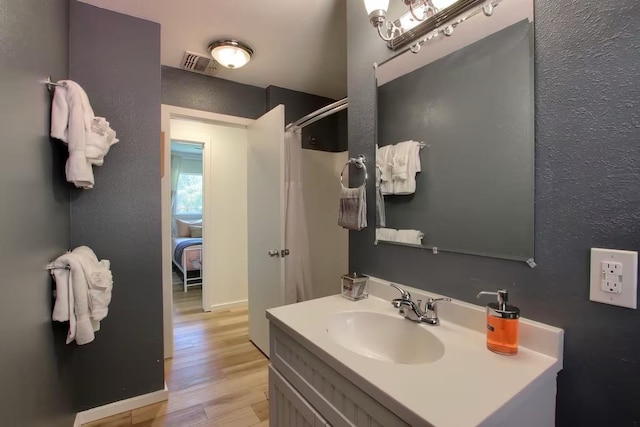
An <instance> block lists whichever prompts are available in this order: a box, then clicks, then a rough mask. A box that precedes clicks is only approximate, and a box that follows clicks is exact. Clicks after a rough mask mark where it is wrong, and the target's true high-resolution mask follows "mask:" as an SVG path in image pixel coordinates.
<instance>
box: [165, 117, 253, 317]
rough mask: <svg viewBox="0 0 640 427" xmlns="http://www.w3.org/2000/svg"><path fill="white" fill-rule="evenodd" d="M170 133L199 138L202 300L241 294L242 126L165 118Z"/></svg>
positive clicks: (220, 301)
mask: <svg viewBox="0 0 640 427" xmlns="http://www.w3.org/2000/svg"><path fill="white" fill-rule="evenodd" d="M171 139H179V140H182V141H193V142H203V143H204V147H205V148H204V154H203V158H204V168H205V171H206V172H205V175H206V177H207V178H206V181H205V184H204V185H205V189H204V191H205V192H206V199H205V206H204V209H205V212H204V220H205V223H204V229H203V233H204V236H205V241H206V246H205V247H204V248H203V250H204V268H205V270H204V273H205V278H206V280H207V282H208V283H210V284H211V288H210V292H207V294H208V296H209V298H208V299H209V301H208V304H207V305H208V306H211V307H212V308H214V309H215V307H216V306H219V305H224V304H228V303H233V302H238V301H244V300H246V299H247V135H246V130H245V129H244V128H242V127H232V126H224V125H215V124H208V123H203V122H197V121H192V120H180V119H172V120H171Z"/></svg>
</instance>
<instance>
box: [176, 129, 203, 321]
mask: <svg viewBox="0 0 640 427" xmlns="http://www.w3.org/2000/svg"><path fill="white" fill-rule="evenodd" d="M203 150H204V144H203V143H201V142H200V143H198V142H187V141H180V140H175V139H172V140H171V262H172V284H173V303H174V306H173V311H174V313H176V312H179V313H181V314H185V313H192V312H197V311H199V310H200V309H201V307H202V284H203V268H202V265H203V257H202V253H203V250H202V233H203V223H202V212H203V195H204V190H205V189H204V185H203V184H204V182H203V172H204V171H203Z"/></svg>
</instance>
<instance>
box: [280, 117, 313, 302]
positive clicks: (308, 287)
mask: <svg viewBox="0 0 640 427" xmlns="http://www.w3.org/2000/svg"><path fill="white" fill-rule="evenodd" d="M284 147H285V148H284V150H285V151H284V152H285V166H284V168H285V170H284V184H285V185H284V192H285V196H284V202H285V227H284V228H285V231H284V237H285V243H286V246H285V247H286V248H287V249H289V255H288V256H287V257H286V258H285V301H286V303H287V304H293V303H296V302H300V301H306V300H308V299H311V298H312V289H313V287H312V284H311V257H310V255H309V233H308V230H307V219H306V212H305V205H304V198H303V193H302V130H301V129H300V128H298V127H294V128H291V129H289V130H287V131H286V132H285V144H284Z"/></svg>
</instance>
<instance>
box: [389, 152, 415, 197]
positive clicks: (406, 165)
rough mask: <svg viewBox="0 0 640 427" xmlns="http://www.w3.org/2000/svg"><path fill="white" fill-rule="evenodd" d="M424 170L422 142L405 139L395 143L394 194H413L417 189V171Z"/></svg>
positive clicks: (392, 170) (393, 164)
mask: <svg viewBox="0 0 640 427" xmlns="http://www.w3.org/2000/svg"><path fill="white" fill-rule="evenodd" d="M421 170H422V165H421V163H420V143H419V142H418V141H404V142H399V143H397V144H396V145H395V149H394V154H393V160H392V169H391V176H392V180H393V194H412V193H415V191H416V173H418V172H420V171H421Z"/></svg>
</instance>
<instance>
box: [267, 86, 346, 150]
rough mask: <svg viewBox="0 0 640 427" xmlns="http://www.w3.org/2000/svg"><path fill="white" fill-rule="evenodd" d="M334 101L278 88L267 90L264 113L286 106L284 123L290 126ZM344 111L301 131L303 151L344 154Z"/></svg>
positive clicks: (271, 87) (270, 87)
mask: <svg viewBox="0 0 640 427" xmlns="http://www.w3.org/2000/svg"><path fill="white" fill-rule="evenodd" d="M335 101H336V100H334V99H330V98H325V97H323V96H317V95H310V94H308V93H304V92H298V91H296V90H291V89H285V88H282V87H278V86H269V87H268V88H267V110H270V109H272V108H274V107H276V106H277V105H279V104H284V106H285V113H284V115H285V122H286V123H287V124H289V123H293V122H295V121H296V120H298V119H301V118H302V117H304V116H306V115H307V114H309V113H311V112H313V111H316V110H317V109H319V108H322V107H324V106H326V105H328V104H331V103H333V102H335ZM346 116H347V110H343V111H340V112H338V113H336V114H332V115H330V116H328V117H325V118H324V119H322V120H319V121H317V122H315V123H313V124H311V125H309V126H305V127H304V128H302V148H306V149H310V150H320V151H334V152H338V151H347V149H348V147H347V126H346V125H347V121H346Z"/></svg>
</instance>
